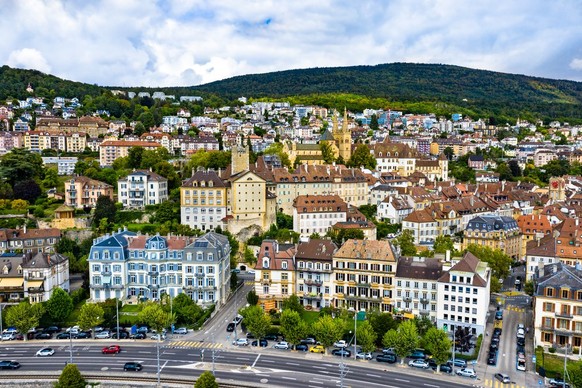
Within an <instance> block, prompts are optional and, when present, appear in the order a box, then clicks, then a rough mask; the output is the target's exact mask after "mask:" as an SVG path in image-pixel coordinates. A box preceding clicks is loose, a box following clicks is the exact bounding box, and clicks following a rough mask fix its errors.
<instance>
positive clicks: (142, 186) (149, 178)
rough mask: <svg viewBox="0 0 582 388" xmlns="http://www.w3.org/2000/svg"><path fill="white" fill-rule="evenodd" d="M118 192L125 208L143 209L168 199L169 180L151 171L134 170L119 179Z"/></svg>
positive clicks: (119, 199)
mask: <svg viewBox="0 0 582 388" xmlns="http://www.w3.org/2000/svg"><path fill="white" fill-rule="evenodd" d="M117 193H118V201H119V202H121V203H122V204H123V207H124V208H132V209H143V208H144V207H145V206H146V205H157V204H160V203H162V202H164V201H166V200H167V199H168V180H167V179H166V178H164V177H162V176H160V175H158V174H155V173H153V172H150V171H134V172H132V173H131V174H129V175H128V176H126V177H125V178H121V179H119V181H117Z"/></svg>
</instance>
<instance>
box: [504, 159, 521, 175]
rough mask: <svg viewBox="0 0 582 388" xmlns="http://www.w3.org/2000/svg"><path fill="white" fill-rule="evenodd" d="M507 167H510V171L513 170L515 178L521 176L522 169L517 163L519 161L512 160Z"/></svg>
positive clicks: (512, 173)
mask: <svg viewBox="0 0 582 388" xmlns="http://www.w3.org/2000/svg"><path fill="white" fill-rule="evenodd" d="M507 165H508V166H509V169H510V170H511V175H513V176H514V177H516V176H521V174H522V172H521V167H519V163H518V162H517V160H515V159H511V160H510V161H509V162H508V163H507Z"/></svg>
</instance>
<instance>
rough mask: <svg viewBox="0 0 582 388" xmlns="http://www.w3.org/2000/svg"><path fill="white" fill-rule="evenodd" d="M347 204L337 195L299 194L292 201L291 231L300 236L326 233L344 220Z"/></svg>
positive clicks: (345, 218)
mask: <svg viewBox="0 0 582 388" xmlns="http://www.w3.org/2000/svg"><path fill="white" fill-rule="evenodd" d="M347 212H348V205H347V204H346V203H345V202H344V201H343V200H342V199H341V198H340V197H339V196H338V195H300V196H298V197H297V198H295V201H293V231H294V232H296V233H299V234H300V236H301V237H309V236H310V235H312V234H313V233H319V234H320V235H324V234H326V233H327V232H328V231H329V230H330V229H331V227H332V226H333V225H335V224H336V223H338V222H346V220H347Z"/></svg>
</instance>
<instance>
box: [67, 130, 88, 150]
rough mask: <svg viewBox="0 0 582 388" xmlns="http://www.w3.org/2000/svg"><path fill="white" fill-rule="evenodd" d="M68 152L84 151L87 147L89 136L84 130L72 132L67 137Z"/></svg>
mask: <svg viewBox="0 0 582 388" xmlns="http://www.w3.org/2000/svg"><path fill="white" fill-rule="evenodd" d="M66 144H67V152H83V151H85V148H86V147H87V137H86V136H85V133H84V132H78V133H71V134H69V135H68V136H67V137H66Z"/></svg>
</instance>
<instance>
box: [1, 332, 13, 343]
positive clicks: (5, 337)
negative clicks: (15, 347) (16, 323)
mask: <svg viewBox="0 0 582 388" xmlns="http://www.w3.org/2000/svg"><path fill="white" fill-rule="evenodd" d="M15 339H16V334H14V333H4V334H2V341H12V340H15Z"/></svg>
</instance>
